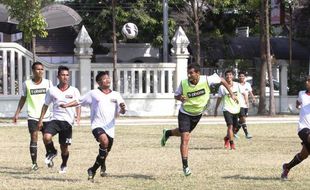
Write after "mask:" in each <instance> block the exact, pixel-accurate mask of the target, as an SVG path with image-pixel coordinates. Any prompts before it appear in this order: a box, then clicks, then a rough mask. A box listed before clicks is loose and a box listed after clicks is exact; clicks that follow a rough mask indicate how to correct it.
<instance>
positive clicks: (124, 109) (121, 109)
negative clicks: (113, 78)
mask: <svg viewBox="0 0 310 190" xmlns="http://www.w3.org/2000/svg"><path fill="white" fill-rule="evenodd" d="M119 107H120V111H119V113H121V114H125V113H126V105H125V103H124V102H122V103H120V104H119Z"/></svg>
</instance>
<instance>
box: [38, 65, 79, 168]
mask: <svg viewBox="0 0 310 190" xmlns="http://www.w3.org/2000/svg"><path fill="white" fill-rule="evenodd" d="M57 77H58V80H59V84H58V85H57V86H54V87H51V88H50V89H49V90H48V91H47V93H46V97H45V103H44V105H43V107H42V111H41V116H40V119H39V122H38V126H37V127H38V128H39V129H41V127H42V120H43V116H44V115H45V112H46V111H47V109H48V106H49V104H50V103H53V115H52V118H51V121H50V122H49V123H48V125H47V126H46V127H45V128H44V130H43V133H44V136H43V141H44V144H45V146H46V149H47V153H46V158H45V164H47V165H48V166H49V167H52V166H53V165H54V164H53V158H54V157H55V156H56V155H57V150H56V149H55V147H54V143H53V140H52V137H53V136H54V135H56V134H57V133H58V134H59V144H60V149H61V158H62V164H61V166H60V171H59V173H66V171H67V161H68V158H69V150H68V145H70V144H71V140H72V126H73V123H74V119H75V114H76V116H77V122H79V120H80V113H81V109H80V107H77V108H66V109H64V108H61V107H59V105H60V104H63V103H68V102H71V101H73V100H76V99H78V98H79V97H80V92H79V90H78V89H77V88H75V87H72V86H70V84H69V68H68V67H65V66H59V67H58V75H57Z"/></svg>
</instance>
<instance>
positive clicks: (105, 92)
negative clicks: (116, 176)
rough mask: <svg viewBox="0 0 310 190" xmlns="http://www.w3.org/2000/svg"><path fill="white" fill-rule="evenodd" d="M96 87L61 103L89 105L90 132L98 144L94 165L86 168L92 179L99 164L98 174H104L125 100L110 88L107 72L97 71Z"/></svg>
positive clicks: (65, 105) (64, 105) (65, 106)
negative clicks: (68, 101)
mask: <svg viewBox="0 0 310 190" xmlns="http://www.w3.org/2000/svg"><path fill="white" fill-rule="evenodd" d="M96 81H97V83H98V85H99V88H98V89H94V90H91V91H90V92H88V93H87V94H85V95H84V96H83V97H81V98H80V99H79V100H78V101H72V102H70V103H68V104H62V105H61V107H63V108H67V107H71V106H77V105H82V106H88V105H89V106H90V108H91V112H90V119H91V128H92V133H93V135H94V137H95V138H96V140H97V141H98V142H99V143H100V144H99V154H98V155H97V158H96V161H95V163H94V165H93V166H92V167H91V168H89V169H88V170H87V173H88V179H89V180H92V181H93V179H94V176H95V174H96V171H97V169H98V168H99V167H100V166H101V171H100V175H101V176H102V177H103V176H105V175H106V172H105V171H106V164H105V160H106V158H107V156H108V153H109V152H110V150H111V148H112V145H113V139H114V131H115V127H114V126H115V118H116V116H118V114H119V113H121V114H124V113H125V112H126V110H125V107H126V106H125V102H124V100H123V98H122V97H121V95H120V93H119V92H116V91H112V90H111V89H110V84H111V79H110V77H109V74H108V72H99V73H98V75H97V76H96Z"/></svg>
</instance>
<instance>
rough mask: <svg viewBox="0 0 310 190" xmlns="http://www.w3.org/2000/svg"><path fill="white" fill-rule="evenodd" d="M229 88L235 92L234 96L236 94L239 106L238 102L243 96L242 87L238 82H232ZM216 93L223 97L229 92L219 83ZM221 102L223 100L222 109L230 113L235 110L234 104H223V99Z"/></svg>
mask: <svg viewBox="0 0 310 190" xmlns="http://www.w3.org/2000/svg"><path fill="white" fill-rule="evenodd" d="M230 90H231V91H232V92H233V93H234V94H235V96H237V98H238V102H239V106H238V107H239V108H240V102H242V100H244V97H243V94H244V91H243V89H242V88H240V84H239V83H238V82H233V86H232V87H231V88H230ZM218 95H219V97H223V98H224V96H225V95H229V92H228V90H227V89H226V88H225V86H224V85H221V86H220V87H219V91H218ZM222 101H223V100H222ZM223 102H224V104H223V111H228V112H230V113H233V111H232V110H235V107H234V106H235V105H230V104H225V101H223ZM237 105H238V104H237Z"/></svg>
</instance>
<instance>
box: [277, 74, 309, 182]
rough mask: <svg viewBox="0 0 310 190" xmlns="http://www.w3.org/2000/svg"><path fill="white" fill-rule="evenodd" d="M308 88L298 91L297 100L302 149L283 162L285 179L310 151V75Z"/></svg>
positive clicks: (282, 176)
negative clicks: (287, 161) (289, 159)
mask: <svg viewBox="0 0 310 190" xmlns="http://www.w3.org/2000/svg"><path fill="white" fill-rule="evenodd" d="M306 89H307V90H304V91H300V92H299V93H298V99H297V101H296V108H298V109H299V108H300V112H299V122H298V128H297V131H298V136H299V138H300V139H301V140H302V149H301V151H300V152H299V153H297V154H296V155H295V157H294V158H293V159H292V160H291V161H290V162H289V163H285V164H283V166H282V169H283V171H282V174H281V178H282V179H284V180H286V179H287V176H288V173H289V171H290V170H291V169H292V168H293V167H295V166H296V165H298V164H300V163H301V162H302V161H303V160H304V159H306V158H308V155H309V153H310V75H309V76H308V77H307V80H306Z"/></svg>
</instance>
